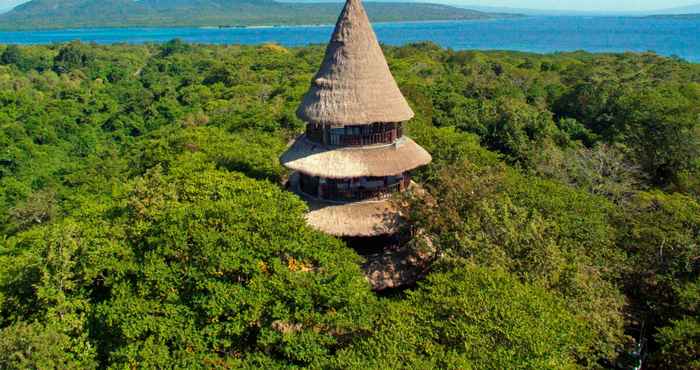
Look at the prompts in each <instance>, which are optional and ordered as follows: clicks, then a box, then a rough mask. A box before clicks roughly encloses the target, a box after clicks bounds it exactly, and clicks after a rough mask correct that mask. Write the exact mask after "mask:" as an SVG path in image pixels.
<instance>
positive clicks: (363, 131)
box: [281, 0, 432, 253]
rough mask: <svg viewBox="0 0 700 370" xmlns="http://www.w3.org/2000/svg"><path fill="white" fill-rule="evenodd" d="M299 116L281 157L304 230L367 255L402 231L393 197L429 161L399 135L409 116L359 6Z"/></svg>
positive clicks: (347, 13)
mask: <svg viewBox="0 0 700 370" xmlns="http://www.w3.org/2000/svg"><path fill="white" fill-rule="evenodd" d="M297 115H298V116H299V117H300V118H301V119H302V120H303V121H304V122H306V123H307V126H306V133H305V134H304V135H302V136H300V137H299V138H298V139H297V140H296V141H295V142H294V144H293V145H292V146H291V147H290V148H289V150H288V151H287V152H286V153H285V154H284V155H282V157H281V162H282V164H283V165H284V166H285V167H287V168H289V169H291V170H293V171H295V172H294V174H293V175H292V178H291V180H290V187H291V188H292V190H293V191H295V192H297V193H298V194H300V195H301V196H302V197H303V198H304V199H305V200H306V201H307V202H308V204H309V206H310V209H311V211H310V212H309V214H308V215H307V220H308V223H309V224H310V225H311V226H312V227H314V228H316V229H318V230H320V231H323V232H325V233H328V234H331V235H334V236H338V237H343V238H345V239H346V240H349V241H351V242H352V243H350V244H351V245H353V246H356V247H359V248H360V249H363V251H362V252H365V253H372V252H380V251H372V250H371V249H372V248H377V245H380V246H381V242H377V241H381V240H390V239H391V238H393V237H395V236H396V233H397V232H398V231H399V227H400V225H401V218H400V216H399V214H398V211H397V210H396V209H395V208H394V207H393V206H392V203H391V202H390V198H391V196H392V195H393V194H395V193H397V192H403V191H405V190H407V189H408V188H409V187H410V186H411V184H412V183H411V177H410V171H411V170H414V169H416V168H418V167H420V166H424V165H426V164H428V163H430V161H431V160H432V158H431V156H430V154H428V152H426V151H425V150H424V149H423V148H421V147H420V146H419V145H418V144H416V143H415V142H414V141H413V140H411V139H410V138H408V137H406V136H404V125H405V124H406V122H407V121H409V120H411V119H412V118H413V116H414V114H413V111H412V110H411V108H410V107H409V105H408V103H407V102H406V99H405V98H404V96H403V95H402V94H401V91H400V90H399V88H398V85H397V84H396V81H395V80H394V77H393V76H392V75H391V71H390V70H389V66H388V64H387V62H386V59H385V57H384V53H383V52H382V49H381V47H380V46H379V42H378V41H377V37H376V35H375V33H374V31H373V30H372V26H371V25H370V22H369V19H368V17H367V13H366V12H365V9H364V7H363V6H362V2H361V0H348V1H347V3H346V4H345V8H344V9H343V12H342V13H341V15H340V18H339V19H338V23H337V25H336V27H335V31H334V32H333V36H332V38H331V41H330V43H329V45H328V48H327V49H326V54H325V58H324V60H323V64H322V65H321V68H320V70H319V71H318V73H317V74H316V76H315V77H314V79H313V81H312V84H311V88H310V89H309V91H308V93H307V94H306V96H305V97H304V100H303V102H302V103H301V106H300V107H299V110H298V111H297Z"/></svg>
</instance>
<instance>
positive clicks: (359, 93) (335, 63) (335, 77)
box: [298, 0, 413, 126]
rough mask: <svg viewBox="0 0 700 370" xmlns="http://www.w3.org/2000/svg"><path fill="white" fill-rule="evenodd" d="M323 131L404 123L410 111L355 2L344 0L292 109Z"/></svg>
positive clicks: (358, 4) (354, 0) (362, 11)
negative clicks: (310, 77)
mask: <svg viewBox="0 0 700 370" xmlns="http://www.w3.org/2000/svg"><path fill="white" fill-rule="evenodd" d="M298 115H299V118H301V119H302V120H304V121H305V122H308V123H312V124H320V125H329V126H344V125H362V124H371V123H374V122H405V121H408V120H410V119H411V118H413V111H412V110H411V108H410V107H409V106H408V103H407V102H406V99H405V98H404V97H403V95H402V94H401V91H400V90H399V87H398V86H397V85H396V81H395V80H394V77H393V76H392V75H391V72H390V71H389V66H388V65H387V62H386V59H385V58H384V53H383V52H382V49H381V47H380V46H379V42H378V41H377V36H376V35H375V34H374V30H372V26H371V25H370V23H369V19H368V18H367V13H366V12H365V9H364V7H363V6H362V1H361V0H348V1H347V3H346V4H345V8H344V9H343V12H342V13H341V15H340V18H339V19H338V23H337V25H336V26H335V31H334V32H333V36H332V37H331V41H330V43H329V44H328V48H327V49H326V57H325V58H324V60H323V64H322V65H321V69H320V70H319V71H318V74H317V75H316V77H315V78H314V80H313V82H312V85H311V89H310V90H309V92H308V93H307V94H306V97H305V98H304V101H303V103H302V104H301V106H300V107H299V110H298Z"/></svg>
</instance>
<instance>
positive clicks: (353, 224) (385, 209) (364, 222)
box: [306, 200, 401, 237]
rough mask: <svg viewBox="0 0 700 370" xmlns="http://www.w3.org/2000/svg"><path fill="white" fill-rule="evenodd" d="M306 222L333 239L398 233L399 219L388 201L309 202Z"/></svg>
mask: <svg viewBox="0 0 700 370" xmlns="http://www.w3.org/2000/svg"><path fill="white" fill-rule="evenodd" d="M308 203H309V207H310V209H311V211H310V212H309V213H307V214H306V221H307V222H308V223H309V225H310V226H311V227H313V228H314V229H317V230H319V231H322V232H324V233H326V234H330V235H333V236H338V237H343V236H355V237H357V236H367V237H368V236H380V235H391V234H394V233H396V232H398V231H399V229H400V225H401V218H400V216H399V214H398V212H397V210H396V208H395V207H394V205H393V204H392V203H391V201H390V200H387V201H378V202H359V203H348V204H330V203H323V202H319V201H309V202H308Z"/></svg>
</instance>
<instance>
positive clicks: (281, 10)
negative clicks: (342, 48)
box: [0, 0, 514, 30]
mask: <svg viewBox="0 0 700 370" xmlns="http://www.w3.org/2000/svg"><path fill="white" fill-rule="evenodd" d="M342 7H343V3H342V2H335V3H334V2H326V3H303V4H294V3H279V2H276V1H274V0H168V1H163V0H140V1H134V0H60V1H57V0H32V1H30V2H27V3H25V4H22V5H19V6H18V7H16V8H15V9H14V10H12V11H10V12H8V13H6V14H0V29H4V30H36V29H51V28H88V27H201V26H210V27H217V26H261V25H267V26H270V25H299V24H332V23H334V22H335V21H336V20H337V18H338V14H339V13H340V11H341V9H342ZM366 7H367V12H368V13H369V16H370V17H371V18H372V20H373V21H376V22H393V21H428V20H465V19H489V18H495V17H509V18H512V17H514V15H506V14H491V13H484V12H478V11H474V10H468V9H461V8H456V7H452V6H448V5H439V4H426V3H411V2H404V3H400V2H369V3H367V4H366Z"/></svg>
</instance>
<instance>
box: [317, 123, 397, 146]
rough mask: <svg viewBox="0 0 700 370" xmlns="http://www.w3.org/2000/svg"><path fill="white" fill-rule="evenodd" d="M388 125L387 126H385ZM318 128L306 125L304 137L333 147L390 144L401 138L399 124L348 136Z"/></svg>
mask: <svg viewBox="0 0 700 370" xmlns="http://www.w3.org/2000/svg"><path fill="white" fill-rule="evenodd" d="M385 125H388V124H385ZM326 130H327V129H324V128H323V127H320V126H314V125H308V126H307V128H306V137H307V138H308V139H309V140H311V141H313V142H317V143H323V142H324V137H325V138H326V139H325V140H328V142H327V144H330V145H335V146H366V145H375V144H392V143H393V142H395V141H396V139H398V138H400V137H401V136H403V127H402V126H401V124H394V125H393V127H389V126H384V127H382V126H375V127H372V129H371V131H374V132H370V133H363V134H358V135H348V134H344V133H334V132H328V131H326Z"/></svg>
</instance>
